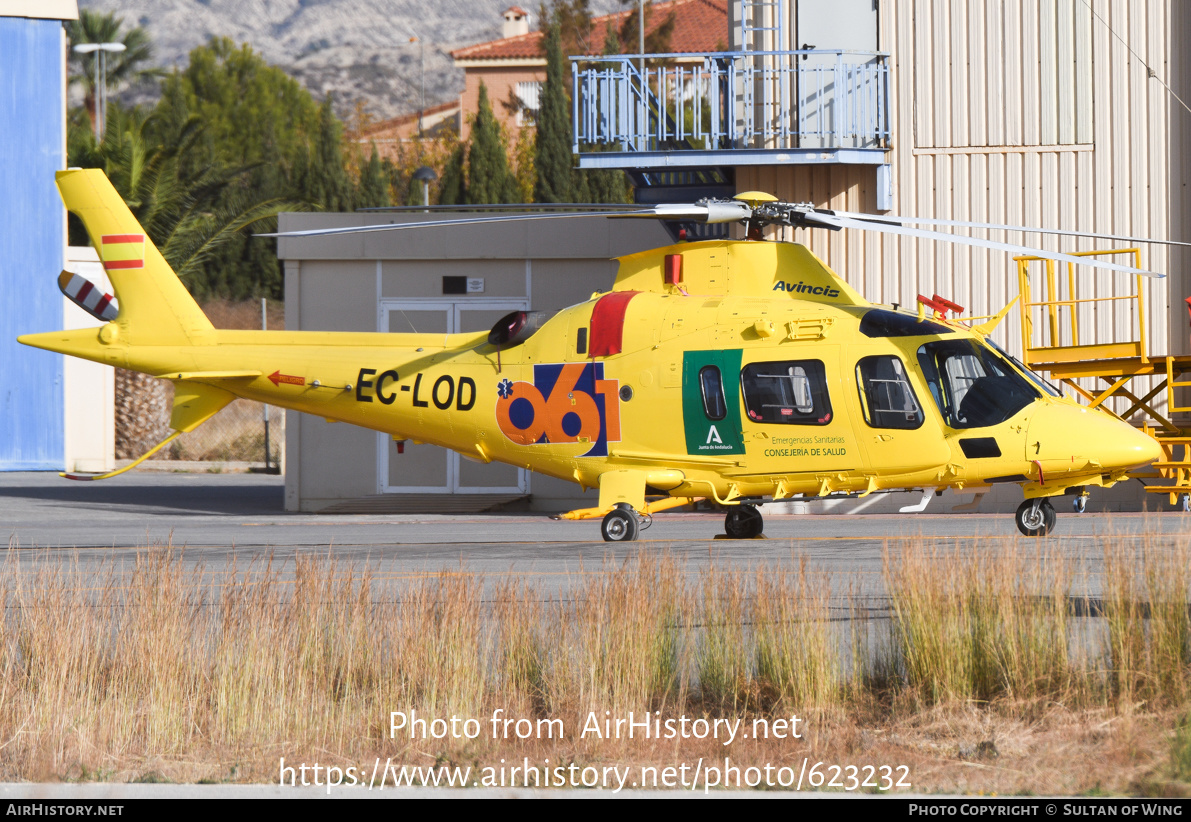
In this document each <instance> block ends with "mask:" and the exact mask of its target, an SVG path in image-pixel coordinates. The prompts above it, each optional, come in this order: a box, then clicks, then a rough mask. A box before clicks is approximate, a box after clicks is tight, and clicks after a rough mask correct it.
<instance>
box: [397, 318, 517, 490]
mask: <svg viewBox="0 0 1191 822" xmlns="http://www.w3.org/2000/svg"><path fill="white" fill-rule="evenodd" d="M528 308H529V304H528V303H527V302H526V301H525V300H520V301H517V300H502V301H496V300H471V301H466V302H442V301H429V300H424V301H423V300H404V301H396V300H382V301H381V303H380V306H379V312H378V316H377V330H379V331H381V332H384V333H418V334H459V333H466V332H469V331H487V330H488V329H490V328H491V327H492V326H493V325H494V324H495V323H496V321H497V320H498V319H500V318H501V317H503V316H504V315H505V314H508V313H509V312H510V311H525V310H528ZM481 400H483V397H477V402H479V401H481ZM491 401H492V402H493V403H494V404H495V402H496V398H495V397H492V398H491ZM377 448H378V451H379V453H378V454H377V468H378V470H377V487H378V491H379V493H382V494H451V493H457V492H461V493H468V494H512V493H519V494H524V493H528V492H529V476H528V472H527V471H526V470H525V469H524V468H515V467H513V466H511V465H505V464H504V463H497V462H492V463H487V464H485V463H482V462H479V461H475V460H471V459H469V458H466V457H461V456H460V455H459V454H457V453H456V452H454V451H451V450H449V449H446V448H440V447H439V446H437V445H426V444H419V445H415V444H414V443H413V442H410V441H406V442H405V444H404V446H403V453H398V452H397V444H396V443H395V442H394V441H393V439H392V438H391V437H389V436H388V435H387V434H378V435H377Z"/></svg>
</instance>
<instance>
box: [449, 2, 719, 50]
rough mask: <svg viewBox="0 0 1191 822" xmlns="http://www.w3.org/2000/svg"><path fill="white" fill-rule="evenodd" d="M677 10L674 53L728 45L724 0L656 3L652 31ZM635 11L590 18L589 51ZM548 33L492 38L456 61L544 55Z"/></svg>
mask: <svg viewBox="0 0 1191 822" xmlns="http://www.w3.org/2000/svg"><path fill="white" fill-rule="evenodd" d="M671 12H673V13H674V32H673V33H672V34H671V35H670V50H671V51H673V52H695V53H706V52H712V51H720V50H722V49H725V48H727V45H728V7H727V3H726V2H724V1H723V0H670V2H666V3H654V4H653V11H652V12H649V13H647V14H646V20H647V21H648V25H647V26H646V34H647V35H648V34H650V33H651V32H653V30H654V29H656V28H657V27H658V26H660V25H662V24H663V23H664V22H666V20H667V19H668V18H669V16H670V13H671ZM630 14H632V11H622V12H618V13H617V14H607V15H604V16H602V17H596V18H593V19H592V21H591V42H590V44H589V46H590V47H589V48H588V50H587V53H588V54H592V55H595V54H599V53H600V52H602V51H603V50H604V35H605V33H606V32H607V30H608V23H609V22H611V23H612V25H613V26H615V27H616V28H617V29H619V28H620V26H621V25H622V24H623V23H624V21H625V18H627V17H628V16H629V15H630ZM543 39H545V34H544V33H543V32H541V31H531V32H530V33H529V34H522V35H519V36H517V37H506V38H504V39H502V40H491V41H489V42H487V43H479V44H477V45H474V46H468V47H466V48H462V49H458V50H456V51H453V52H451V56H452V57H453V58H455V59H456V60H516V59H533V58H542V57H543V52H542V41H543ZM621 52H622V53H626V54H636V52H637V44H636V43H631V44H622V47H621Z"/></svg>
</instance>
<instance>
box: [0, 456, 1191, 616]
mask: <svg viewBox="0 0 1191 822" xmlns="http://www.w3.org/2000/svg"><path fill="white" fill-rule="evenodd" d="M283 487H284V479H283V478H282V477H277V476H269V475H259V474H189V473H150V472H144V473H130V474H126V475H123V476H119V477H115V478H113V479H110V480H106V481H103V482H91V483H79V482H70V481H68V480H64V479H61V478H60V477H58V476H57V475H56V474H53V473H4V474H0V540H6V541H7V544H8V548H9V554H10V556H11V555H13V554H14V552H16V554H17V555H19V556H21V557H27V558H28V559H30V560H34V561H44V560H46V559H55V560H62V559H66V558H69V559H70V561H72V562H77V563H80V564H82V565H84V566H89V565H101V564H104V563H111V562H121V561H126V560H129V559H131V558H132V557H133V556H135V555H136V554H137V553H138V552H143V551H145V550H146V549H151V550H156V549H160V548H162V547H166V546H172V547H173V548H174V549H176V550H180V551H181V554H182V556H183V557H184V558H185V561H186V562H187V563H195V564H197V565H201V566H202V567H204V568H205V569H207V570H208V571H211V570H215V571H219V570H220V569H222V568H230V567H231V566H232V564H233V563H235V565H236V567H238V568H244V567H246V566H247V565H249V564H251V563H253V562H258V563H259V562H265V561H268V560H272V561H273V562H274V564H275V567H276V565H278V564H280V565H283V566H284V565H285V564H286V563H287V562H288V561H289V560H292V559H293V558H294V557H295V556H317V557H324V558H330V559H333V560H334V561H335V562H336V563H339V564H341V565H342V566H343V567H348V566H360V565H365V564H366V565H368V566H369V567H371V568H372V569H373V570H374V571H379V572H384V573H385V574H386V575H404V574H427V573H438V572H441V571H442V570H444V569H445V570H460V569H463V570H467V571H471V572H475V573H479V574H483V575H485V577H486V578H489V577H493V578H495V577H502V576H506V575H510V574H511V575H518V576H523V577H540V578H542V579H544V580H555V581H556V582H557V584H558V586H559V587H566V585H568V584H569V581H568V580H570V581H571V582H573V579H574V578H578V577H582V576H583V575H584V574H585V573H589V572H593V571H600V570H606V569H607V568H609V567H614V566H616V565H618V564H620V563H622V562H624V561H625V560H626V559H629V558H632V557H636V556H637V555H639V554H645V555H650V556H662V555H665V556H669V557H672V558H674V559H675V560H677V561H679V562H680V563H681V564H682V565H683V567H684V568H685V570H687V571H688V572H690V573H698V572H699V571H700V570H701V569H705V568H707V567H709V566H712V565H714V566H716V567H719V568H726V567H750V566H755V565H757V564H760V563H765V564H771V565H773V564H786V563H791V564H792V563H798V562H802V561H803V560H804V559H805V561H807V562H808V563H810V564H811V566H812V567H814V568H816V569H818V570H823V571H827V572H830V573H831V574H832V575H833V576H837V575H838V576H840V577H841V578H842V577H851V578H853V579H863V580H871V581H873V585H874V586H878V585H879V577H880V572H881V565H882V556H883V554H884V552H885V551H886V550H888V551H892V552H896V551H897V550H898V548H899V546H902V545H905V544H907V543H910V542H914V543H921V542H924V541H925V542H927V543H929V544H931V545H933V546H935V547H936V548H937V549H938V550H940V551H942V552H953V551H954V552H965V551H987V550H996V549H997V547H998V546H1003V545H1006V544H1008V543H1012V542H1014V541H1020V543H1021V544H1022V545H1024V548H1025V550H1030V551H1039V552H1043V553H1046V552H1061V553H1062V554H1064V555H1065V556H1067V557H1068V558H1072V559H1075V560H1077V561H1078V562H1080V563H1082V564H1083V565H1084V567H1085V568H1087V569H1089V570H1091V571H1093V573H1094V572H1095V571H1096V570H1097V567H1098V565H1099V564H1100V562H1101V555H1102V550H1103V549H1102V544H1101V540H1102V538H1103V537H1104V536H1106V535H1111V536H1112V537H1113V538H1114V539H1123V540H1127V541H1129V542H1130V543H1131V544H1137V545H1141V544H1142V543H1144V542H1145V541H1146V540H1153V539H1159V540H1165V541H1170V540H1175V539H1180V538H1185V537H1186V535H1187V534H1189V533H1191V515H1184V514H1182V513H1181V512H1164V513H1145V514H1143V513H1137V514H1130V513H1113V514H1097V513H1091V512H1089V513H1085V514H1074V513H1071V512H1070V509H1069V508H1067V507H1066V506H1060V507H1059V508H1058V510H1059V512H1060V513H1059V524H1058V528H1057V529H1056V531H1055V532H1054V534H1053V535H1052V536H1050V537H1046V538H1043V539H1032V540H1031V539H1024V538H1021V537H1019V536H1018V534H1017V530H1016V528H1015V526H1014V523H1013V517H1012V516H1011V515H1009V514H974V513H973V514H956V513H950V512H949V509H950V507H951V506H952V505H954V504H956V503H958V502H962V500H960V499H955V500H951V501H947V500H939V499H937V500H935V501H934V502H933V503H932V505H933V506H934V508H933V509H932V510H933V511H936V512H937V513H920V514H891V515H889V514H853V515H823V514H804V515H778V516H774V515H767V516H766V520H765V523H766V526H765V535H766V538H764V539H756V540H727V539H723V538H720V539H716V538H715V537H716V536H717V535H721V534H722V533H723V518H722V516H721V515H718V514H713V513H706V514H704V513H699V514H681V513H677V514H676V513H663V514H659V515H657V516H655V517H654V519H653V524H652V527H650V528H649V529H647V530H644V531H643V532H642V534H641V539H639V540H638V541H636V542H633V543H627V544H610V543H605V542H603V541H601V540H600V536H599V523H598V522H597V521H590V520H589V521H566V520H553V519H551V518H549V517H548V516H546V515H544V514H532V513H522V514H484V515H463V516H460V515H455V516H443V515H426V516H410V515H405V516H393V515H323V514H296V513H288V512H286V511H284V510H283V504H282V500H283ZM865 587H866V588H867V587H869V586H868V585H867V584H866V585H865ZM868 593H873V594H875V593H878V591H877V590H876V587H873V589H872V590H869V591H868ZM1087 593H1092V594H1094V593H1097V592H1095V591H1088V592H1087Z"/></svg>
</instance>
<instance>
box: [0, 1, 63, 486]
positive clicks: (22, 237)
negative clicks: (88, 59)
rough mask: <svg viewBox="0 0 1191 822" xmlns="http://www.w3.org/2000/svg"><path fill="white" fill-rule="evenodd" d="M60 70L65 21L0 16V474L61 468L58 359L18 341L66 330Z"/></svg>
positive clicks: (60, 399) (61, 86)
mask: <svg viewBox="0 0 1191 822" xmlns="http://www.w3.org/2000/svg"><path fill="white" fill-rule="evenodd" d="M64 71H65V52H64V47H63V33H62V24H61V22H59V21H57V20H31V19H25V18H13V17H0V192H3V197H0V305H3V306H4V307H5V310H4V311H3V312H0V378H2V379H0V470H7V471H20V470H45V469H61V468H62V467H63V459H64V456H63V448H64V446H63V436H64V434H63V432H64V409H63V399H62V357H61V356H60V355H57V354H50V353H48V352H45V351H37V350H35V349H32V348H28V347H26V346H23V345H20V344H19V343H18V342H17V341H16V337H17V335H18V334H26V333H30V332H35V331H50V330H54V329H58V328H61V327H62V297H61V295H60V294H59V293H58V289H57V285H56V275H57V273H58V272H59V271H60V270H62V267H63V263H64V260H63V255H64V253H65V251H64V248H65V227H64V222H63V221H64V212H63V209H62V201H61V200H60V199H59V198H58V191H57V189H56V188H55V187H54V172H55V171H57V170H59V169H61V168H63V167H64V165H65V163H64V157H63V152H64V148H63V146H64V136H63V135H64V132H63V129H64V120H65V105H64V102H63V93H64V89H65V80H64V76H63V75H64Z"/></svg>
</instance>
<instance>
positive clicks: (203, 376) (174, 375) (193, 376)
mask: <svg viewBox="0 0 1191 822" xmlns="http://www.w3.org/2000/svg"><path fill="white" fill-rule="evenodd" d="M260 375H261V372H260V371H170V372H167V373H165V374H154V375H153V376H155V377H157V379H159V380H246V379H254V378H256V377H259V376H260Z"/></svg>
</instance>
